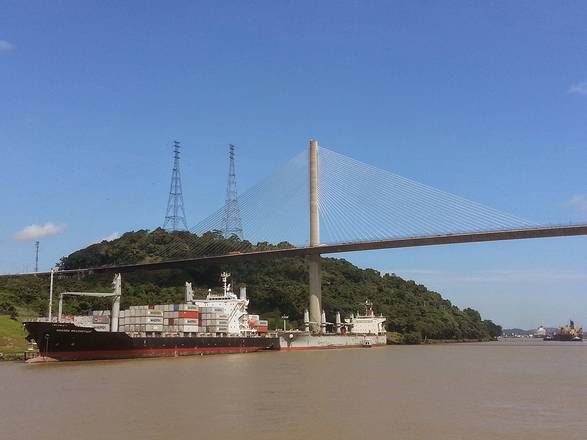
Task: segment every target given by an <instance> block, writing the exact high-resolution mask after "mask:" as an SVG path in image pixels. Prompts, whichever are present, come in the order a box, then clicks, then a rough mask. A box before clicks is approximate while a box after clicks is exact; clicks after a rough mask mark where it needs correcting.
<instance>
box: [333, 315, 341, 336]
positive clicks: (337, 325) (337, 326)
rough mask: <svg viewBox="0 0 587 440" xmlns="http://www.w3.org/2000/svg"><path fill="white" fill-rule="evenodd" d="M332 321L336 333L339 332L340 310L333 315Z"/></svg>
mask: <svg viewBox="0 0 587 440" xmlns="http://www.w3.org/2000/svg"><path fill="white" fill-rule="evenodd" d="M334 322H335V323H336V333H340V327H341V322H340V312H336V317H335V321H334Z"/></svg>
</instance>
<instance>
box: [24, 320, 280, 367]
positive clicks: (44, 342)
mask: <svg viewBox="0 0 587 440" xmlns="http://www.w3.org/2000/svg"><path fill="white" fill-rule="evenodd" d="M25 328H26V329H27V331H28V333H29V336H28V339H29V340H34V341H35V342H36V343H37V346H38V348H39V354H40V356H41V357H42V358H44V359H46V360H57V361H78V360H104V359H132V358H151V357H175V356H188V355H204V354H222V353H250V352H257V351H265V350H279V338H277V337H263V336H250V337H244V336H242V337H240V336H190V337H188V336H184V337H175V336H173V337H155V336H153V337H134V336H133V337H131V336H129V335H128V334H126V333H122V332H98V331H96V330H94V329H93V328H86V327H77V326H75V325H74V324H71V323H50V322H26V323H25Z"/></svg>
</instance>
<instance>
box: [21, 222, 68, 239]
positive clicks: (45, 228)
mask: <svg viewBox="0 0 587 440" xmlns="http://www.w3.org/2000/svg"><path fill="white" fill-rule="evenodd" d="M65 227H66V226H65V225H56V224H54V223H45V224H44V225H30V226H26V227H25V228H23V229H22V230H20V231H18V232H17V233H16V234H15V235H14V239H15V240H34V239H36V238H41V237H48V236H50V235H59V234H62V233H63V232H64V231H65Z"/></svg>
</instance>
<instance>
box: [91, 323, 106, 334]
mask: <svg viewBox="0 0 587 440" xmlns="http://www.w3.org/2000/svg"><path fill="white" fill-rule="evenodd" d="M92 327H94V330H96V331H98V332H107V331H109V330H110V326H109V325H108V324H94V325H93V326H92Z"/></svg>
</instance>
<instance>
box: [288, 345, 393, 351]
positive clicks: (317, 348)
mask: <svg viewBox="0 0 587 440" xmlns="http://www.w3.org/2000/svg"><path fill="white" fill-rule="evenodd" d="M386 345H387V344H373V345H371V347H385V346H386ZM337 348H370V347H365V346H364V345H327V346H323V347H321V346H314V347H289V348H288V347H281V350H280V351H300V350H333V349H337Z"/></svg>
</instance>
